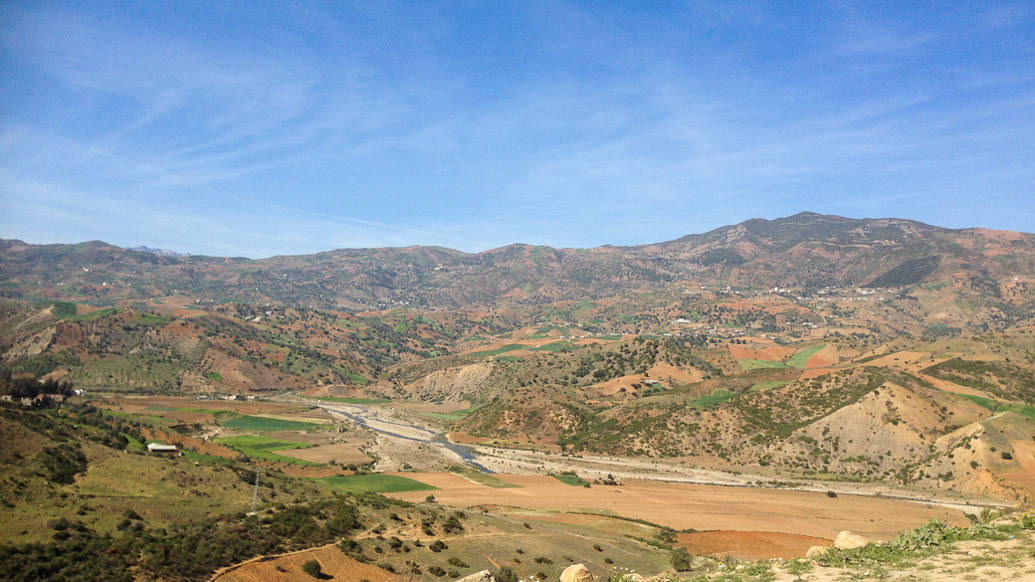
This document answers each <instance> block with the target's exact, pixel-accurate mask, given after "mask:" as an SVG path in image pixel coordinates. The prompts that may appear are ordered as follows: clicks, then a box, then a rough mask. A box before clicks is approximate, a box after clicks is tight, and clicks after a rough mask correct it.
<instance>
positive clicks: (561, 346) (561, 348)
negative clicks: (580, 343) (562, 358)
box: [535, 341, 576, 352]
mask: <svg viewBox="0 0 1035 582" xmlns="http://www.w3.org/2000/svg"><path fill="white" fill-rule="evenodd" d="M574 349H576V346H575V344H573V343H571V342H570V341H559V342H553V343H549V344H546V345H544V346H539V347H538V348H535V351H537V352H570V351H572V350H574Z"/></svg>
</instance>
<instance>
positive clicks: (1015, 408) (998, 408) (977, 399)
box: [960, 394, 1035, 420]
mask: <svg viewBox="0 0 1035 582" xmlns="http://www.w3.org/2000/svg"><path fill="white" fill-rule="evenodd" d="M960 396H962V397H964V398H966V399H967V400H970V401H971V402H974V403H976V404H980V405H981V406H984V407H985V408H987V409H989V410H991V411H992V412H994V413H996V414H998V413H1000V412H1015V413H1017V414H1019V415H1021V416H1023V417H1025V418H1027V419H1029V420H1035V406H1032V405H1030V404H1019V403H1006V402H997V401H995V400H992V399H991V398H985V397H983V396H974V395H973V394H960Z"/></svg>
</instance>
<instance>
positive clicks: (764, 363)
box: [740, 358, 787, 372]
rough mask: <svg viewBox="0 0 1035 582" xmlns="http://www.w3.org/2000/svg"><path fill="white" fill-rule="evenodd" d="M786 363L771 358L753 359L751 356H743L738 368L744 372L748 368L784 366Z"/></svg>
mask: <svg viewBox="0 0 1035 582" xmlns="http://www.w3.org/2000/svg"><path fill="white" fill-rule="evenodd" d="M786 367H787V365H786V364H784V363H783V362H774V361H771V360H755V359H752V358H744V359H743V360H740V368H741V369H742V370H744V371H745V372H747V371H749V370H758V369H760V368H786Z"/></svg>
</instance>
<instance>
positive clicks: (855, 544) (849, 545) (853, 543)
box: [834, 531, 869, 550]
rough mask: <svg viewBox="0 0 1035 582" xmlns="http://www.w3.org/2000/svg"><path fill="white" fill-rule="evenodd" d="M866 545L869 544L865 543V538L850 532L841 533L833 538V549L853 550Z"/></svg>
mask: <svg viewBox="0 0 1035 582" xmlns="http://www.w3.org/2000/svg"><path fill="white" fill-rule="evenodd" d="M867 543H869V542H867V541H866V538H864V537H862V536H861V535H859V534H854V533H852V532H850V531H843V532H841V533H839V534H837V537H836V538H834V547H835V548H837V549H839V550H854V549H855V548H861V547H863V546H865V545H866V544H867Z"/></svg>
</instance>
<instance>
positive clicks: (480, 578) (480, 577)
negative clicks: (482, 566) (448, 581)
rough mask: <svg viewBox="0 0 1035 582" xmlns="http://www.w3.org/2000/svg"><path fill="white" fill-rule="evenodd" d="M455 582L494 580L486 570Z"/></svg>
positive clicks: (492, 581) (490, 581) (494, 581)
mask: <svg viewBox="0 0 1035 582" xmlns="http://www.w3.org/2000/svg"><path fill="white" fill-rule="evenodd" d="M456 582H496V578H495V577H494V576H493V575H492V574H490V573H489V571H488V570H482V571H481V572H475V573H474V574H469V575H467V576H464V577H463V578H459V579H457V580H456Z"/></svg>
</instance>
